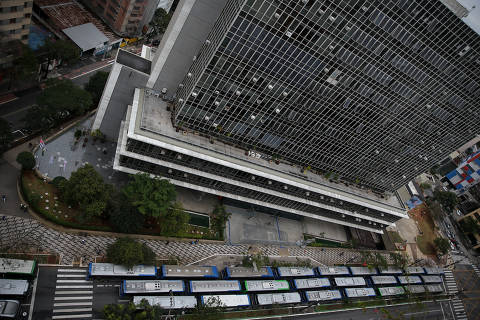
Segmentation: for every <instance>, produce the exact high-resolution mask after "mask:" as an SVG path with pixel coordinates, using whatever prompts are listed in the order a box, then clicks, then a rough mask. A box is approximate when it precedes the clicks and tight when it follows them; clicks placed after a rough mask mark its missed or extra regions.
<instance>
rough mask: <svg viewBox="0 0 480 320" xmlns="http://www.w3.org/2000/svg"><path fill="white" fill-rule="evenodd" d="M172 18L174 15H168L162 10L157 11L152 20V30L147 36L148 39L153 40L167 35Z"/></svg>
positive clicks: (150, 24)
mask: <svg viewBox="0 0 480 320" xmlns="http://www.w3.org/2000/svg"><path fill="white" fill-rule="evenodd" d="M171 17H172V15H171V14H169V13H167V12H166V11H165V10H164V9H162V8H158V9H157V10H155V14H154V15H153V17H152V20H151V21H150V23H149V26H150V28H151V29H150V32H149V33H148V35H147V39H152V38H153V37H155V36H157V35H161V34H163V33H165V30H167V27H168V23H169V22H170V19H171Z"/></svg>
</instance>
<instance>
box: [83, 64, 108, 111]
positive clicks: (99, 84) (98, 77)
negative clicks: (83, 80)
mask: <svg viewBox="0 0 480 320" xmlns="http://www.w3.org/2000/svg"><path fill="white" fill-rule="evenodd" d="M107 79H108V72H105V71H98V72H97V73H95V74H94V75H93V76H92V77H91V78H90V79H89V80H88V83H87V84H86V85H85V90H86V91H87V92H89V93H90V95H91V96H92V100H93V104H94V105H95V106H96V105H98V103H99V102H100V98H101V97H102V93H103V89H104V88H105V84H106V83H107Z"/></svg>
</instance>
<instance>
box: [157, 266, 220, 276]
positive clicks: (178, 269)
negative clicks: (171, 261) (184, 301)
mask: <svg viewBox="0 0 480 320" xmlns="http://www.w3.org/2000/svg"><path fill="white" fill-rule="evenodd" d="M161 277H162V278H166V279H175V278H178V279H198V278H210V279H218V278H219V275H218V270H217V267H215V266H174V265H162V268H161Z"/></svg>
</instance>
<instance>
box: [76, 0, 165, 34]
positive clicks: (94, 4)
mask: <svg viewBox="0 0 480 320" xmlns="http://www.w3.org/2000/svg"><path fill="white" fill-rule="evenodd" d="M159 1H160V0H83V3H85V4H86V5H88V6H89V7H90V8H91V9H92V10H93V11H95V12H96V13H97V14H98V15H99V16H100V17H101V18H102V19H103V20H104V21H105V22H106V23H107V24H108V25H109V26H110V27H111V28H112V29H113V31H115V32H116V33H118V34H119V35H122V36H128V37H134V36H138V35H140V34H141V33H142V32H145V31H147V29H148V23H149V22H150V20H151V19H152V17H153V14H154V13H155V9H156V8H157V6H158V3H159Z"/></svg>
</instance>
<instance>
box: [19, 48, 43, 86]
mask: <svg viewBox="0 0 480 320" xmlns="http://www.w3.org/2000/svg"><path fill="white" fill-rule="evenodd" d="M14 73H15V77H16V78H17V79H18V80H23V81H28V80H35V79H36V76H37V74H38V61H37V58H36V57H35V54H34V53H33V51H32V49H30V48H29V47H28V46H26V45H23V46H22V55H21V56H20V57H19V58H18V59H16V60H15V61H14Z"/></svg>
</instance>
